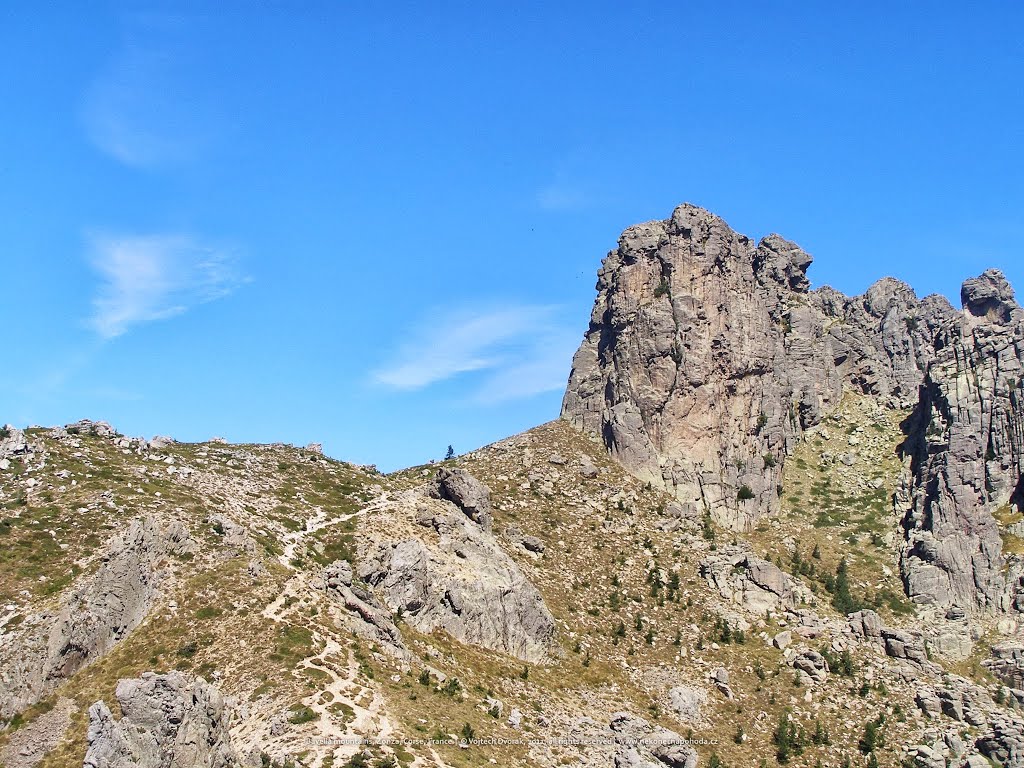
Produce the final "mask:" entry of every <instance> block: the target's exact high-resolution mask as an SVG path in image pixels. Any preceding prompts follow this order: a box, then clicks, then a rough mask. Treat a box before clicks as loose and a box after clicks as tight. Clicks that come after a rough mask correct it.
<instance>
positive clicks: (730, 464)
mask: <svg viewBox="0 0 1024 768" xmlns="http://www.w3.org/2000/svg"><path fill="white" fill-rule="evenodd" d="M810 263H811V257H810V256H809V255H808V254H806V253H805V252H804V251H802V250H801V249H800V248H799V247H798V246H796V245H794V244H793V243H791V242H789V241H787V240H785V239H783V238H782V237H780V236H778V235H769V236H768V237H766V238H764V239H763V240H761V241H760V242H759V243H756V244H755V243H754V242H753V241H751V240H750V239H749V238H747V237H745V236H743V235H740V234H738V233H736V232H734V231H733V230H732V229H730V228H729V226H728V225H727V224H726V223H725V222H724V221H723V220H722V219H720V218H719V217H717V216H715V215H713V214H711V213H709V212H707V211H704V210H702V209H700V208H697V207H695V206H693V205H689V204H686V205H682V206H680V207H679V208H677V209H676V210H675V211H674V212H673V214H672V216H671V217H670V218H669V219H667V220H665V221H654V222H648V223H646V224H640V225H637V226H634V227H630V228H629V229H627V230H626V231H625V232H624V233H623V234H622V236H621V237H620V239H619V244H618V247H617V248H616V249H615V250H614V251H612V252H611V253H609V254H608V256H607V257H606V259H605V260H604V263H603V264H602V267H601V269H600V272H599V273H598V283H597V292H598V295H597V299H596V301H595V304H594V309H593V312H592V314H591V318H590V326H589V328H588V330H587V333H586V335H585V337H584V340H583V343H582V344H581V346H580V348H579V350H578V351H577V352H576V355H575V357H574V358H573V368H572V372H571V374H570V378H569V384H568V387H567V389H566V393H565V397H564V399H563V402H562V417H563V418H564V419H566V420H568V421H569V422H570V423H572V424H573V425H574V426H576V427H577V428H578V429H579V430H581V431H582V432H584V433H586V434H588V435H590V436H592V437H595V438H598V439H600V440H601V441H602V442H603V443H604V445H605V447H606V448H607V449H608V451H609V452H610V453H611V454H612V456H614V457H615V458H616V459H618V460H619V461H620V462H621V463H622V464H623V465H624V466H625V467H626V468H627V469H629V470H630V471H631V472H632V473H633V474H635V475H636V476H637V477H639V478H641V479H643V480H646V481H649V482H651V483H653V484H655V485H656V486H658V487H664V488H666V489H667V490H668V491H670V492H671V493H673V494H674V495H675V496H677V497H678V498H679V499H680V501H681V502H683V504H684V505H686V506H687V507H694V508H697V509H702V510H707V511H708V512H709V513H710V514H711V515H712V516H713V517H714V518H715V519H716V520H717V521H718V522H719V523H722V524H725V525H729V526H731V527H733V528H735V529H740V530H742V529H746V528H749V527H750V526H751V525H752V524H753V523H754V522H756V521H757V519H758V518H759V517H761V516H764V515H769V514H772V513H774V512H776V511H777V510H778V507H779V500H778V494H779V482H780V478H781V472H782V467H783V465H784V462H785V460H786V457H787V455H788V454H789V453H790V452H791V450H792V448H793V446H794V445H795V441H796V440H798V439H799V438H800V437H801V435H802V433H803V431H804V430H806V429H807V428H808V427H810V426H813V425H816V424H817V423H818V422H819V421H820V420H821V418H822V415H823V414H824V413H826V412H827V411H828V410H829V409H830V408H831V407H832V406H833V405H834V404H836V403H837V402H838V400H839V398H840V397H841V395H842V392H843V390H844V388H849V389H851V390H854V391H857V392H860V393H864V394H868V395H871V396H872V397H875V398H876V399H878V400H879V401H880V402H882V403H883V404H884V405H886V406H888V407H893V408H905V409H907V410H911V409H913V416H912V417H911V418H910V419H909V420H908V421H907V423H906V425H905V428H906V433H907V441H906V444H905V446H904V450H905V453H906V456H907V472H906V477H905V478H904V481H903V483H902V487H901V490H900V492H899V493H898V494H897V499H896V512H897V514H898V515H899V516H900V517H901V518H903V527H904V530H905V545H904V546H903V547H902V552H901V575H902V578H903V581H904V586H905V589H906V592H907V594H908V595H909V596H910V597H911V598H912V599H913V600H914V601H915V602H917V603H919V604H922V605H934V606H935V607H936V608H937V609H947V608H955V609H958V610H966V611H975V610H1009V609H1011V608H1017V609H1018V610H1019V609H1024V579H1022V578H1021V574H1019V573H1016V572H1012V573H1011V574H1010V576H1009V577H1007V575H1006V574H1005V572H1004V571H1005V569H1004V565H1005V563H1004V560H1003V557H1002V553H1001V541H1000V536H999V530H998V527H997V525H996V522H995V520H994V519H993V516H992V511H993V509H995V508H996V507H998V506H1001V505H1004V504H1007V503H1014V504H1018V503H1019V502H1020V501H1021V500H1022V496H1024V484H1022V481H1021V475H1022V471H1024V412H1022V410H1024V393H1022V391H1021V389H1022V383H1024V362H1022V361H1024V311H1022V310H1021V309H1020V308H1019V307H1018V306H1017V304H1016V302H1015V301H1014V298H1013V291H1012V289H1011V288H1010V286H1009V285H1008V284H1007V282H1006V279H1005V277H1003V275H1002V274H1001V273H1000V272H998V271H996V270H990V271H988V272H986V273H984V274H983V275H981V276H980V277H977V278H974V279H971V280H968V281H967V282H965V283H964V286H963V291H962V295H961V298H962V302H963V307H964V308H963V311H962V312H958V311H956V310H955V309H954V308H953V307H952V306H951V305H950V304H949V302H948V301H946V300H945V299H944V298H942V297H940V296H929V297H926V298H924V299H918V298H917V297H916V295H915V294H914V292H913V291H912V290H911V289H910V287H909V286H907V285H905V284H904V283H901V282H900V281H898V280H894V279H892V278H886V279H883V280H880V281H879V282H877V283H875V284H874V285H873V286H871V287H870V288H869V289H868V290H867V292H866V293H865V294H864V295H863V296H858V297H852V298H851V297H847V296H844V295H843V294H841V293H839V292H838V291H836V290H834V289H832V288H828V287H824V288H820V289H817V290H815V291H810V290H809V286H810V283H809V281H808V279H807V275H806V271H807V268H808V266H809V265H810ZM1018 594H1019V598H1018ZM1018 602H1019V605H1017V604H1018Z"/></svg>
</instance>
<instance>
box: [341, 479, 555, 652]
mask: <svg viewBox="0 0 1024 768" xmlns="http://www.w3.org/2000/svg"><path fill="white" fill-rule="evenodd" d="M467 474H468V473H467ZM478 508H479V507H478ZM415 514H416V522H417V523H418V525H419V526H420V528H421V530H423V533H421V534H419V535H417V536H410V537H408V538H403V539H401V540H391V539H388V538H385V537H383V536H382V537H380V538H378V539H377V540H376V541H375V542H374V543H373V544H372V545H371V546H370V547H368V548H367V549H366V552H365V554H364V556H363V558H362V562H361V563H360V565H359V568H358V577H359V579H360V580H361V581H362V582H364V583H365V584H367V585H368V586H370V587H372V588H373V589H374V590H375V591H376V593H377V595H378V597H379V598H380V599H381V600H382V602H383V603H384V604H385V605H386V606H387V607H388V608H389V609H390V610H391V611H393V612H401V614H402V619H403V621H406V622H408V623H409V624H410V625H412V626H414V627H415V628H416V629H418V630H419V631H421V632H431V631H433V630H435V629H443V630H445V631H447V632H448V633H449V634H451V635H452V636H453V637H455V638H456V639H458V640H461V641H462V642H465V643H472V644H475V645H481V646H484V647H485V648H492V649H494V650H498V651H503V652H505V653H508V654H511V655H513V656H516V657H518V658H520V659H524V660H526V661H541V660H543V659H544V658H546V657H547V656H548V654H549V653H550V651H551V650H552V647H553V643H554V633H555V622H554V619H553V618H552V616H551V613H550V612H549V611H548V609H547V606H545V605H544V600H543V599H542V598H541V596H540V593H539V592H538V591H537V589H536V587H534V586H533V584H531V583H530V582H529V581H528V580H527V578H526V576H525V575H524V574H523V572H522V571H521V570H520V569H519V567H518V566H517V565H516V564H515V562H514V561H513V560H512V559H511V558H510V557H509V556H508V555H507V554H505V552H504V551H503V550H502V549H501V547H500V546H498V544H497V542H496V541H495V540H494V537H493V536H492V535H491V534H490V533H489V532H487V530H485V529H484V528H483V527H482V526H481V525H478V524H477V523H476V522H474V521H473V520H472V519H470V517H468V516H467V515H466V514H464V513H463V511H460V510H458V509H456V508H455V507H454V506H453V505H452V504H449V503H447V502H441V501H434V500H430V499H425V498H423V499H420V501H419V502H418V509H417V511H416V513H415Z"/></svg>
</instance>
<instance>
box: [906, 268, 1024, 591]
mask: <svg viewBox="0 0 1024 768" xmlns="http://www.w3.org/2000/svg"><path fill="white" fill-rule="evenodd" d="M962 297H963V302H964V314H963V315H962V316H959V317H958V318H957V321H956V322H953V323H949V324H947V325H945V326H944V327H943V328H941V329H940V331H939V332H938V334H937V335H936V342H935V348H936V353H935V360H934V361H933V362H932V364H931V365H930V366H929V368H928V371H927V373H926V375H925V377H924V380H923V383H922V386H921V397H920V401H919V402H918V405H917V408H916V410H915V412H914V415H913V416H912V417H911V421H910V424H909V430H910V433H911V439H910V440H909V441H908V447H907V452H908V454H909V455H910V457H911V460H912V463H911V467H910V470H909V473H908V476H907V478H906V481H905V486H906V487H905V491H904V493H903V494H902V499H901V501H902V504H903V508H904V512H905V517H904V526H905V528H906V529H907V540H906V546H905V548H904V551H903V560H902V571H903V578H904V582H905V584H906V588H907V594H908V595H909V596H910V597H911V599H913V600H914V601H915V602H918V603H923V604H934V605H936V606H937V607H939V608H946V607H951V606H957V607H959V608H963V609H967V610H971V609H974V608H997V609H1003V610H1006V609H1009V608H1010V607H1011V603H1012V602H1013V601H1015V598H1016V595H1015V594H1010V593H1009V592H1008V589H1009V588H1010V587H1009V585H1008V584H1007V582H1006V578H1005V576H1004V573H1003V558H1002V542H1001V539H1000V536H999V530H998V527H997V525H996V522H995V520H994V518H993V516H992V514H991V513H992V510H993V509H995V508H996V507H998V506H1002V505H1004V504H1009V503H1011V502H1012V503H1014V504H1018V505H1019V504H1020V502H1021V500H1022V499H1021V493H1022V490H1024V489H1022V487H1021V473H1022V471H1024V397H1022V393H1021V384H1022V381H1024V378H1022V375H1024V312H1022V310H1021V309H1020V307H1018V306H1017V304H1016V302H1014V300H1013V291H1012V290H1011V289H1010V287H1009V285H1008V284H1007V282H1006V279H1005V278H1004V277H1003V275H1002V273H1000V272H997V271H995V270H990V271H988V272H986V273H985V274H984V275H982V276H981V277H979V278H975V279H973V280H968V281H967V282H966V283H964V288H963V292H962ZM1014 591H1016V587H1014Z"/></svg>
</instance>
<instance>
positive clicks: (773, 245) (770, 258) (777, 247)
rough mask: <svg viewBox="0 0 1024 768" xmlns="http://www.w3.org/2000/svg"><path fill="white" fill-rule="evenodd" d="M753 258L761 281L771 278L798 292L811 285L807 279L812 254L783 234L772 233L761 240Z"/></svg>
mask: <svg viewBox="0 0 1024 768" xmlns="http://www.w3.org/2000/svg"><path fill="white" fill-rule="evenodd" d="M753 258H754V274H756V275H757V279H758V280H759V281H760V282H762V283H764V282H766V281H768V280H771V281H773V282H775V283H778V284H779V285H781V286H783V287H784V288H788V289H789V290H791V291H796V292H797V293H804V292H806V291H807V289H808V288H810V287H811V281H810V280H808V279H807V268H808V267H809V266H811V261H812V259H811V255H810V254H809V253H807V252H806V251H804V250H803V249H802V248H801V247H800V246H799V245H797V244H796V243H791V242H790V241H789V240H786V239H785V238H784V237H782V236H781V235H776V234H771V235H768V237H766V238H764V239H763V240H761V242H760V243H758V246H757V249H756V250H755V251H754V255H753Z"/></svg>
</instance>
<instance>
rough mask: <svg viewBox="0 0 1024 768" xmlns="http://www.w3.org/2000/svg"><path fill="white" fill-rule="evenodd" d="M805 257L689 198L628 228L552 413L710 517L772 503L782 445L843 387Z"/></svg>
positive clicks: (732, 517) (747, 519) (606, 267)
mask: <svg viewBox="0 0 1024 768" xmlns="http://www.w3.org/2000/svg"><path fill="white" fill-rule="evenodd" d="M810 261H811V258H810V256H808V255H807V254H806V253H804V252H803V251H802V250H800V249H799V248H798V247H797V246H796V245H794V244H793V243H790V242H788V241H786V240H783V239H782V238H781V237H778V236H772V237H769V238H765V240H763V241H762V242H761V243H760V244H758V245H755V244H754V243H753V242H751V241H750V239H749V238H747V237H745V236H743V235H740V234H737V233H736V232H734V231H733V230H732V229H730V228H729V226H728V225H727V224H726V223H725V222H724V221H723V220H722V219H720V218H718V217H717V216H714V215H713V214H710V213H708V212H707V211H704V210H702V209H700V208H697V207H695V206H692V205H683V206H680V207H679V208H677V209H676V210H675V212H674V213H673V214H672V217H671V218H670V219H668V220H666V221H657V222H649V223H647V224H641V225H638V226H635V227H631V228H630V229H627V230H626V231H625V232H624V233H623V235H622V237H621V238H620V239H619V247H618V248H617V249H616V250H614V251H612V252H611V253H610V254H608V257H607V258H606V259H605V261H604V264H603V265H602V267H601V270H600V272H599V274H598V285H597V290H598V297H597V301H596V302H595V304H594V310H593V313H592V315H591V319H590V328H589V330H588V331H587V334H586V337H585V338H584V341H583V344H582V346H581V347H580V349H579V351H578V352H577V353H576V355H575V357H574V358H573V369H572V374H571V376H570V379H569V386H568V389H567V390H566V393H565V398H564V400H563V403H562V415H563V417H564V418H566V419H568V420H569V421H570V422H571V423H572V424H574V425H575V426H577V427H578V428H579V429H581V430H582V431H583V432H585V433H588V434H591V435H595V436H598V437H600V438H601V439H602V440H603V441H604V443H605V445H606V446H607V448H608V450H609V451H610V452H611V453H612V455H613V456H614V457H615V458H617V459H618V460H619V461H620V462H621V463H622V464H623V465H624V466H625V467H626V468H627V469H629V470H630V471H631V472H633V473H634V474H636V475H637V476H638V477H640V478H641V479H644V480H649V481H651V482H653V483H655V484H657V485H659V486H664V487H666V488H667V489H669V490H670V491H672V492H673V493H674V494H675V495H676V496H678V497H679V499H680V500H682V501H684V502H692V503H697V504H699V505H701V506H703V507H704V508H707V509H709V510H710V511H711V513H712V514H713V515H714V516H715V517H716V518H717V519H718V520H719V521H720V522H723V523H726V524H729V525H732V526H735V527H737V528H744V527H748V526H749V525H751V524H752V523H753V522H754V521H755V520H756V519H757V518H758V517H759V516H760V515H761V514H763V513H765V512H772V511H774V510H777V509H778V503H779V502H778V493H777V490H776V489H777V486H778V484H779V480H780V477H781V474H780V473H781V462H780V461H779V459H781V458H782V457H783V456H784V455H785V453H786V451H787V443H788V442H789V441H790V440H792V439H793V438H794V436H796V435H798V434H799V432H800V430H801V429H803V428H805V427H807V426H810V425H812V424H815V423H817V421H818V419H819V418H820V414H821V411H822V409H824V408H827V407H828V406H829V404H831V403H832V402H833V401H835V400H836V399H837V398H838V397H839V396H840V395H841V392H842V382H841V380H840V379H839V377H838V376H837V375H835V367H834V365H832V354H831V351H830V349H829V348H828V345H827V343H825V339H824V337H825V332H824V329H823V327H822V325H821V323H820V321H819V318H818V317H817V316H816V315H815V313H814V312H813V311H811V309H810V308H809V307H808V306H807V301H806V291H807V288H808V285H809V283H808V281H807V278H806V275H805V271H806V269H807V266H808V265H809V264H810ZM766 456H769V457H771V458H767V459H766V458H765V457H766Z"/></svg>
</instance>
